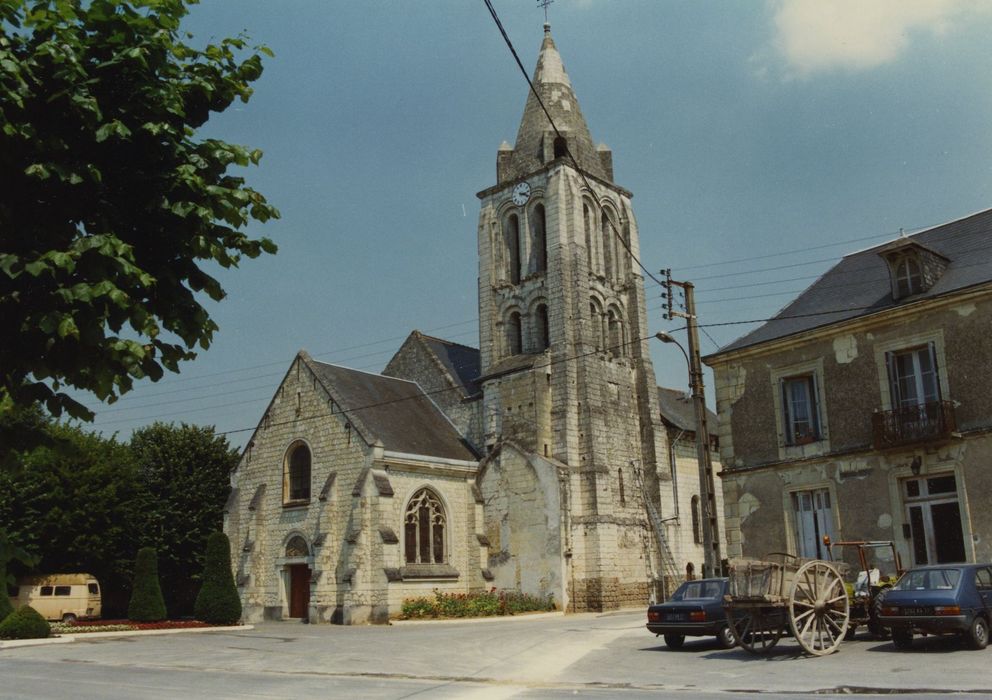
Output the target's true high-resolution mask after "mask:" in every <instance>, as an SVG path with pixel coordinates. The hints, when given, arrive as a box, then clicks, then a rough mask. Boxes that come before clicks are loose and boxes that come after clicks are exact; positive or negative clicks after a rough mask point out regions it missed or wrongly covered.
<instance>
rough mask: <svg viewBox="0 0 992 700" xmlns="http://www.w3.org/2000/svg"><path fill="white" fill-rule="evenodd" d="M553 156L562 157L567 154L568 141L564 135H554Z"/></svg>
mask: <svg viewBox="0 0 992 700" xmlns="http://www.w3.org/2000/svg"><path fill="white" fill-rule="evenodd" d="M554 149H555V158H564V157H565V156H567V155H568V141H566V140H565V137H564V136H557V137H555V141H554Z"/></svg>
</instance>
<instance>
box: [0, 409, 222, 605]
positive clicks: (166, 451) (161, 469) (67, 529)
mask: <svg viewBox="0 0 992 700" xmlns="http://www.w3.org/2000/svg"><path fill="white" fill-rule="evenodd" d="M8 418H10V416H2V415H0V432H2V428H3V425H4V424H5V422H6V420H7V419H8ZM12 422H14V423H15V424H16V423H18V421H17V420H13V421H12ZM44 429H45V431H46V436H47V440H48V441H49V442H57V443H60V447H59V448H57V449H56V448H52V447H36V448H34V449H32V450H28V451H25V452H21V453H17V455H16V460H15V461H16V466H15V468H13V469H9V470H0V528H5V529H6V532H7V535H8V536H9V540H10V542H12V543H13V542H17V543H18V544H19V545H20V546H21V547H23V548H24V549H25V550H27V551H29V552H32V553H34V554H36V555H38V556H39V559H40V561H39V562H38V563H37V566H31V565H30V563H29V562H17V561H14V562H12V563H11V567H10V569H9V572H10V573H11V574H12V575H22V574H25V573H28V572H29V571H37V572H39V573H57V572H82V571H84V572H87V573H90V574H93V575H94V576H96V578H97V579H99V581H100V583H101V586H102V595H103V608H104V615H105V616H122V615H123V614H124V613H125V612H126V610H127V605H128V600H129V596H130V590H131V579H132V575H133V571H134V560H135V556H136V553H137V550H138V548H139V547H145V546H152V547H155V548H156V550H157V551H158V553H159V566H160V573H161V581H162V583H163V588H164V594H165V597H166V604H167V606H168V609H169V610H170V611H171V612H172V614H173V615H190V614H192V612H193V602H194V600H195V598H196V591H197V589H198V588H199V574H200V572H201V571H202V569H203V552H204V548H205V547H206V540H207V536H208V535H209V534H210V533H211V532H214V531H216V530H218V529H220V528H221V526H222V524H223V507H224V503H225V501H226V499H227V495H228V492H229V489H230V487H229V474H230V470H231V469H232V468H233V466H234V465H235V464H236V462H237V453H236V452H235V451H234V450H232V449H231V447H230V445H229V444H228V443H227V440H226V439H225V438H223V437H219V436H217V435H215V434H214V432H213V430H212V429H210V428H200V427H196V426H187V425H182V426H172V425H162V424H156V425H153V426H150V427H148V428H145V429H143V430H139V431H138V432H136V433H135V435H134V436H133V437H132V440H131V441H130V442H129V443H120V442H117V441H116V440H108V439H105V438H103V437H100V436H98V435H94V434H91V433H88V432H85V431H83V430H81V429H79V428H75V427H67V426H64V425H59V424H56V423H52V422H50V421H49V422H45V424H44ZM0 543H2V540H0ZM0 553H2V552H0Z"/></svg>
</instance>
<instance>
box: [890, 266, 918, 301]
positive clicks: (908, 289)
mask: <svg viewBox="0 0 992 700" xmlns="http://www.w3.org/2000/svg"><path fill="white" fill-rule="evenodd" d="M922 291H923V278H922V276H921V275H920V264H919V263H918V262H917V261H916V259H915V258H911V257H905V258H903V259H902V260H900V261H899V262H898V263H896V295H897V297H898V298H902V297H908V296H909V295H910V294H919V293H920V292H922Z"/></svg>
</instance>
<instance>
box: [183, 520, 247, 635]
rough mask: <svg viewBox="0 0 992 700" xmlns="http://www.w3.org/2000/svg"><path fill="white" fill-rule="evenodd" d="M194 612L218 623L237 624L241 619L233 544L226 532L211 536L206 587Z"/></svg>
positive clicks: (204, 619) (198, 598)
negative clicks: (232, 556) (232, 563)
mask: <svg viewBox="0 0 992 700" xmlns="http://www.w3.org/2000/svg"><path fill="white" fill-rule="evenodd" d="M193 613H194V614H195V615H196V619H197V620H202V621H203V622H209V623H211V624H214V625H233V624H235V623H236V622H238V620H240V619H241V599H240V598H239V597H238V588H237V586H235V585H234V573H233V572H232V571H231V544H230V542H229V541H228V539H227V535H225V534H224V533H223V532H215V533H213V534H212V535H210V537H208V538H207V560H206V563H205V564H204V567H203V587H202V588H201V589H200V594H199V595H198V596H196V605H194V606H193Z"/></svg>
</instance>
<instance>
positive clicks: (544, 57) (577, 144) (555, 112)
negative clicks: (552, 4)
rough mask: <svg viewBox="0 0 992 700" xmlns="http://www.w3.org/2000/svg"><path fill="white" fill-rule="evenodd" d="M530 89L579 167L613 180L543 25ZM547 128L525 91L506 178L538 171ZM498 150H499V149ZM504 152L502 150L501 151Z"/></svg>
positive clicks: (534, 100)
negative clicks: (539, 49) (521, 115)
mask: <svg viewBox="0 0 992 700" xmlns="http://www.w3.org/2000/svg"><path fill="white" fill-rule="evenodd" d="M532 80H533V83H534V88H535V89H536V90H537V93H538V94H539V95H540V96H541V101H542V102H543V103H544V106H545V107H546V108H547V110H548V112H549V113H550V114H551V118H552V119H554V123H555V126H557V127H558V130H559V131H561V132H562V133H563V134H564V135H565V137H566V139H567V141H568V150H569V151H570V152H571V153H572V155H573V156H574V157H575V160H576V161H577V162H578V164H579V167H580V168H582V169H583V170H585V171H586V172H588V173H589V174H591V175H594V176H596V177H598V178H601V179H603V180H606V181H608V182H609V181H611V180H612V179H613V178H612V177H610V176H609V174H608V173H607V172H606V170H605V169H604V168H603V164H602V161H601V159H600V157H599V154H598V152H597V150H596V146H595V144H594V143H593V141H592V136H591V135H590V134H589V127H588V126H587V125H586V120H585V117H583V116H582V110H581V109H580V108H579V101H578V99H576V97H575V92H574V91H573V90H572V81H571V80H569V78H568V73H566V72H565V66H564V64H563V63H562V61H561V56H560V55H559V54H558V49H557V47H555V42H554V40H553V39H552V38H551V25H549V24H545V25H544V42H543V43H542V44H541V52H540V54H539V55H538V57H537V67H536V68H535V69H534V76H533V78H532ZM549 129H551V123H550V122H549V121H548V117H547V115H546V114H545V113H544V110H542V109H541V105H540V103H538V101H537V98H536V97H534V93H533V92H532V91H528V92H527V103H526V104H525V105H524V114H523V117H522V118H521V119H520V128H519V129H518V130H517V141H516V144H515V145H514V147H513V155H512V156H511V157H510V164H509V177H510V179H513V178H518V177H523V176H525V175H528V174H530V173H532V172H534V171H535V170H539V169H540V168H542V167H543V166H544V165H545V163H544V161H543V158H542V152H543V151H542V139H543V138H544V136H545V134H546V133H547V131H548V130H549ZM501 148H502V147H501ZM502 150H506V149H502Z"/></svg>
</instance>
